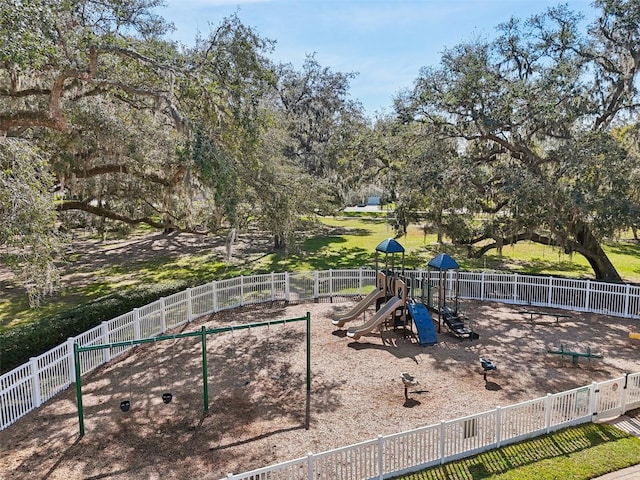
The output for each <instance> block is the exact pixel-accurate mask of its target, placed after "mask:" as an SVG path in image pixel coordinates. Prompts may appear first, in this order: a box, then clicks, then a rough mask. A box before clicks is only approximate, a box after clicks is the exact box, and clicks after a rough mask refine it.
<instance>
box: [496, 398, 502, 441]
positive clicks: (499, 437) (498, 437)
mask: <svg viewBox="0 0 640 480" xmlns="http://www.w3.org/2000/svg"><path fill="white" fill-rule="evenodd" d="M501 443H502V407H496V447H497V448H500V444H501Z"/></svg>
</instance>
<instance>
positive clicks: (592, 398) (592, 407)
mask: <svg viewBox="0 0 640 480" xmlns="http://www.w3.org/2000/svg"><path fill="white" fill-rule="evenodd" d="M599 393H600V389H599V388H598V384H597V383H596V382H591V385H590V387H589V414H590V415H591V421H593V417H595V416H597V415H598V394H599Z"/></svg>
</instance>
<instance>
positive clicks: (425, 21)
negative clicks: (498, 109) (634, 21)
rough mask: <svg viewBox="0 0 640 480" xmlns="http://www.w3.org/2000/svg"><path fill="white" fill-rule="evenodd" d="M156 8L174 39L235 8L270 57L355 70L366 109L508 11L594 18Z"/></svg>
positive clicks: (489, 11)
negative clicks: (270, 46) (271, 46)
mask: <svg viewBox="0 0 640 480" xmlns="http://www.w3.org/2000/svg"><path fill="white" fill-rule="evenodd" d="M165 2H166V4H167V6H166V7H165V8H163V9H161V10H159V13H160V14H161V15H162V16H163V17H164V18H165V19H167V20H169V21H171V22H173V23H174V24H175V26H176V31H175V32H174V33H173V34H172V35H171V37H172V38H173V39H175V40H179V41H181V42H182V43H185V44H190V43H192V42H193V39H194V37H195V35H196V32H198V31H199V32H201V33H202V34H207V33H208V32H209V31H210V26H213V27H215V26H216V25H218V24H219V23H220V21H221V19H223V18H224V17H226V16H229V15H231V14H233V13H237V15H238V17H239V18H240V19H241V20H242V22H243V23H244V24H245V25H248V26H251V27H253V28H254V29H255V30H256V31H257V32H258V33H259V34H260V35H261V36H263V37H266V38H270V39H273V40H276V42H277V43H276V46H275V51H274V53H273V54H272V58H273V59H274V60H277V61H280V62H283V63H291V64H293V65H294V66H295V67H296V68H300V67H301V66H302V63H303V62H304V59H305V56H306V55H307V54H313V53H315V57H316V59H317V60H318V62H319V63H320V64H321V65H323V66H328V67H330V68H331V69H332V70H333V71H336V72H354V73H358V76H357V77H356V78H355V79H353V80H352V81H351V97H352V98H353V99H356V100H359V101H360V102H361V103H362V104H363V105H364V107H365V110H366V112H367V114H369V115H374V114H375V113H376V112H378V113H382V112H387V113H390V112H391V105H392V98H393V96H394V95H396V94H397V93H398V92H400V91H401V90H403V89H406V88H410V87H411V86H412V85H413V82H414V80H415V79H416V78H417V76H418V74H419V71H420V68H421V67H423V66H429V65H437V64H438V62H439V59H440V56H441V53H442V52H443V51H444V49H445V48H450V47H453V46H455V45H457V44H458V43H461V42H464V41H469V40H473V39H476V38H492V37H493V36H494V35H495V27H496V26H497V25H498V24H499V23H501V22H504V21H506V20H508V19H509V18H510V17H512V16H516V17H520V18H526V17H528V16H530V15H532V14H536V13H542V12H543V11H544V10H545V9H546V8H547V7H549V6H554V5H558V4H559V3H566V4H568V5H569V7H570V8H571V9H573V10H577V11H581V12H584V14H585V15H586V16H587V18H588V19H591V18H592V17H593V15H594V11H593V9H592V8H591V0H565V1H564V2H561V1H550V0H395V1H393V0H343V1H339V0H297V1H296V0H165Z"/></svg>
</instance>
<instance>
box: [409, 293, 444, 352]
mask: <svg viewBox="0 0 640 480" xmlns="http://www.w3.org/2000/svg"><path fill="white" fill-rule="evenodd" d="M407 309H408V310H409V314H410V315H411V318H413V323H415V325H416V330H417V331H418V340H419V341H420V345H435V344H436V343H438V337H437V336H436V328H435V327H434V325H433V320H432V319H431V314H430V313H429V310H427V307H426V306H425V304H424V303H420V302H416V301H413V302H412V301H409V302H407Z"/></svg>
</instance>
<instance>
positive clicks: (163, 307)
mask: <svg viewBox="0 0 640 480" xmlns="http://www.w3.org/2000/svg"><path fill="white" fill-rule="evenodd" d="M166 310H167V304H166V302H165V301H164V297H162V298H160V333H164V332H166V331H167V314H166Z"/></svg>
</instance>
